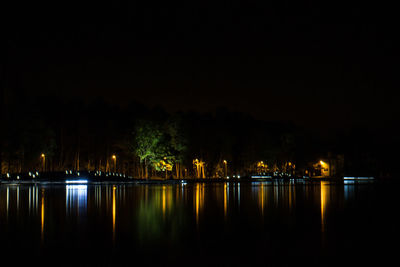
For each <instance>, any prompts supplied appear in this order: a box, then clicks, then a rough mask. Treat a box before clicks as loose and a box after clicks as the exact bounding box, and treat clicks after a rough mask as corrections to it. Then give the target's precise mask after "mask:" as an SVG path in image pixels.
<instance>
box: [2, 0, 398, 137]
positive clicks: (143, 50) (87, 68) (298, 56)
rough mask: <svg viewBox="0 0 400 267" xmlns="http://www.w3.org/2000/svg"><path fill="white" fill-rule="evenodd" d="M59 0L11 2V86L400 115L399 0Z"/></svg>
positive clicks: (346, 118)
mask: <svg viewBox="0 0 400 267" xmlns="http://www.w3.org/2000/svg"><path fill="white" fill-rule="evenodd" d="M54 2H57V3H53V4H49V3H46V4H39V3H37V2H36V1H34V2H33V3H31V4H30V6H29V5H28V6H27V5H24V6H22V5H21V4H20V3H19V4H18V3H15V4H11V5H12V6H8V7H7V9H3V10H6V13H7V14H8V15H7V16H6V17H5V21H4V22H3V25H5V26H6V30H5V36H6V47H7V48H6V61H5V62H6V63H5V66H6V67H5V69H6V75H5V77H6V79H7V86H8V87H11V88H16V89H17V88H20V89H24V90H25V91H27V92H29V93H31V94H40V95H43V94H57V95H61V96H65V97H83V98H85V99H88V100H90V99H91V98H94V97H96V96H103V97H104V98H106V99H107V100H108V101H110V102H112V103H116V104H121V105H123V104H126V103H127V102H129V101H131V100H136V101H140V102H142V103H144V104H147V105H162V106H164V107H165V108H166V109H167V110H170V111H175V110H181V109H182V110H188V109H194V110H198V111H210V110H213V109H214V108H215V107H218V106H225V107H228V108H229V109H232V110H237V111H243V112H247V113H250V114H252V115H254V116H255V117H256V118H264V119H267V120H292V121H294V122H296V123H298V124H301V125H304V126H309V127H311V128H313V127H323V128H325V129H330V128H333V129H339V128H343V127H356V126H357V125H367V126H368V127H372V128H375V129H379V128H382V127H388V126H393V125H394V123H395V122H396V119H395V118H396V114H398V108H397V101H398V100H397V99H396V98H395V97H394V95H393V93H392V92H393V90H394V89H395V88H398V81H397V79H396V77H395V65H397V62H398V57H397V55H395V43H394V40H395V35H397V32H398V29H397V28H396V26H395V24H394V22H395V18H396V14H395V9H394V7H393V6H392V7H391V6H384V5H383V4H380V3H378V2H375V3H374V4H373V5H372V4H368V3H369V2H359V3H356V2H352V3H351V4H350V3H349V2H350V1H344V2H343V3H341V2H339V1H295V2H296V3H295V4H293V3H290V2H288V1H273V2H277V3H271V4H266V3H265V2H269V1H250V0H247V1H242V2H238V1H210V2H209V3H207V2H206V1H199V2H198V3H196V2H194V1H185V2H184V3H183V4H172V3H171V2H170V1H164V3H163V4H160V3H159V2H155V1H142V2H146V6H143V5H138V4H134V2H135V1H130V4H126V3H122V2H119V1H109V3H107V4H102V3H100V2H95V3H92V4H89V3H85V4H83V3H82V2H84V1H80V2H77V3H73V2H71V1H67V2H62V1H54ZM321 2H324V3H321ZM261 3H262V4H261Z"/></svg>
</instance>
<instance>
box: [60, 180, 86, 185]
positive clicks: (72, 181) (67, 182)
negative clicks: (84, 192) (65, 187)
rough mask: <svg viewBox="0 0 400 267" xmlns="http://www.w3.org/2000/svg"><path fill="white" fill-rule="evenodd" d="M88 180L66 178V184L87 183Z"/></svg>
mask: <svg viewBox="0 0 400 267" xmlns="http://www.w3.org/2000/svg"><path fill="white" fill-rule="evenodd" d="M87 182H88V180H66V181H65V183H66V184H87Z"/></svg>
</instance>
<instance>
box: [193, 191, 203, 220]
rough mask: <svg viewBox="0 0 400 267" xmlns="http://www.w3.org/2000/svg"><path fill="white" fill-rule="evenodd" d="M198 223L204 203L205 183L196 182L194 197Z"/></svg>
mask: <svg viewBox="0 0 400 267" xmlns="http://www.w3.org/2000/svg"><path fill="white" fill-rule="evenodd" d="M194 202H195V203H194V206H195V215H196V225H198V223H199V215H200V212H201V210H202V209H203V205H204V184H201V185H200V184H196V187H195V197H194Z"/></svg>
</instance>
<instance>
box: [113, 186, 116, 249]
mask: <svg viewBox="0 0 400 267" xmlns="http://www.w3.org/2000/svg"><path fill="white" fill-rule="evenodd" d="M116 189H117V187H116V186H113V195H112V216H113V241H115V216H116V212H117V211H116V204H115V190H116Z"/></svg>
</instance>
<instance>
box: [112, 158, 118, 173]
mask: <svg viewBox="0 0 400 267" xmlns="http://www.w3.org/2000/svg"><path fill="white" fill-rule="evenodd" d="M112 159H113V160H114V172H117V156H115V155H112Z"/></svg>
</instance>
